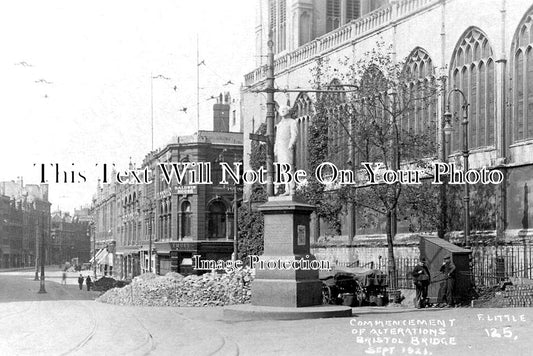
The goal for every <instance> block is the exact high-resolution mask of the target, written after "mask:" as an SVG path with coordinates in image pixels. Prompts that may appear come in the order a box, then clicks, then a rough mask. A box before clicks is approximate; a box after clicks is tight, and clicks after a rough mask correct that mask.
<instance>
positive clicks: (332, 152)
mask: <svg viewBox="0 0 533 356" xmlns="http://www.w3.org/2000/svg"><path fill="white" fill-rule="evenodd" d="M405 68H406V66H405V65H404V62H402V61H396V59H395V58H394V55H393V54H392V51H391V49H390V48H385V46H384V45H383V44H382V43H378V44H377V45H376V47H375V48H374V49H373V50H372V51H370V52H368V53H366V54H364V55H363V56H362V58H361V59H359V60H358V61H356V62H355V63H354V62H353V61H352V59H351V58H346V59H344V60H341V61H340V63H338V64H337V65H334V66H330V65H329V62H328V61H326V60H321V61H319V62H318V63H317V66H316V67H315V69H314V70H313V78H314V79H313V80H314V81H313V85H314V87H315V88H316V89H319V90H328V92H322V93H319V94H317V97H316V103H315V115H314V117H313V120H312V125H311V126H310V129H309V142H308V149H309V157H310V160H309V166H310V168H311V170H314V169H315V168H316V166H317V165H318V164H320V163H322V162H325V161H329V162H333V163H334V164H335V165H336V166H337V167H340V168H343V169H348V168H349V169H352V170H355V171H364V170H363V166H362V163H364V162H372V163H376V164H378V165H379V166H380V167H381V168H382V169H385V170H391V171H395V172H397V171H398V170H399V169H400V168H402V167H404V168H405V167H417V168H424V167H426V166H427V165H428V163H429V162H430V161H431V159H432V158H434V156H435V154H436V151H437V150H436V140H435V138H436V118H435V117H431V115H429V113H428V115H427V116H428V117H430V120H426V121H424V122H422V121H421V120H419V122H417V126H414V125H412V120H413V118H414V115H415V114H417V115H421V113H422V112H423V110H426V109H425V108H427V107H429V106H430V104H434V102H435V99H436V85H435V82H434V81H427V80H420V79H421V78H414V77H413V75H412V74H411V73H410V72H409V71H408V70H406V69H405ZM347 166H348V167H347ZM311 176H312V177H313V174H311ZM365 179H366V180H367V179H368V177H366V178H365ZM356 187H357V189H354V188H355V187H354V185H344V186H339V185H338V184H335V183H333V184H331V186H330V187H324V186H323V185H321V184H314V182H313V179H311V182H310V183H309V184H308V186H307V187H306V188H305V196H306V197H307V198H308V200H309V201H310V202H311V203H314V204H317V208H318V211H319V214H322V216H324V215H326V216H327V213H326V211H328V212H329V214H333V215H337V216H338V212H339V211H340V210H339V209H340V207H341V206H342V205H346V203H350V204H354V205H356V206H359V207H361V208H364V210H365V211H372V212H374V213H379V214H382V215H384V216H385V220H386V223H387V226H386V234H387V243H388V247H389V263H391V265H389V271H392V272H393V273H394V271H395V264H394V252H393V237H394V232H393V224H392V219H394V218H395V216H396V208H397V207H398V204H399V202H400V201H401V199H402V198H405V199H406V200H407V201H411V200H417V199H420V198H421V197H420V195H421V194H425V193H426V192H425V191H424V190H422V189H419V190H417V191H414V192H412V194H414V195H415V197H408V195H409V194H410V193H411V192H410V191H409V190H404V189H403V187H402V185H401V184H399V183H396V184H373V185H369V184H365V180H364V179H363V180H360V181H359V182H358V183H357V184H356ZM326 189H334V190H336V192H337V194H335V198H332V195H331V194H327V193H328V192H327V191H326ZM406 193H407V194H406ZM335 200H336V201H335ZM332 202H333V203H332ZM330 219H332V218H331V217H330Z"/></svg>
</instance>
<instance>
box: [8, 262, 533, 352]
mask: <svg viewBox="0 0 533 356" xmlns="http://www.w3.org/2000/svg"><path fill="white" fill-rule="evenodd" d="M47 273H49V277H50V279H49V280H47V282H46V290H47V294H38V293H37V291H38V290H39V282H36V281H34V280H33V274H32V272H31V271H28V272H4V273H0V335H2V337H1V338H0V355H365V354H374V355H416V354H421V355H424V354H426V355H468V356H474V355H484V356H485V355H499V356H504V355H531V354H532V353H531V350H533V337H532V336H531V335H532V332H533V309H529V308H515V309H472V308H460V309H435V310H416V309H415V310H413V309H406V308H399V307H397V308H392V307H390V308H354V314H355V315H354V317H352V318H339V319H318V320H300V321H243V322H231V323H229V322H225V321H224V320H223V317H222V308H173V307H130V306H116V305H109V304H103V303H99V302H96V301H94V298H95V297H96V296H97V295H98V293H97V292H87V291H85V290H83V291H80V290H79V289H78V286H77V276H78V274H76V273H69V278H68V284H67V285H66V286H65V285H61V284H60V282H61V272H59V271H52V272H47Z"/></svg>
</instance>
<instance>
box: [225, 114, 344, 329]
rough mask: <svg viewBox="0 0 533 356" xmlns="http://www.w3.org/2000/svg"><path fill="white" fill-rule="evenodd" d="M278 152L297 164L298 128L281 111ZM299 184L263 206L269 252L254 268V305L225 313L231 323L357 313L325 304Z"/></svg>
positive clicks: (279, 158)
mask: <svg viewBox="0 0 533 356" xmlns="http://www.w3.org/2000/svg"><path fill="white" fill-rule="evenodd" d="M280 114H281V116H282V119H281V121H280V122H279V124H278V125H277V132H276V140H275V145H274V153H275V155H276V156H277V162H278V163H288V164H290V165H291V167H292V164H293V158H294V157H293V148H294V145H295V143H296V140H297V138H298V126H297V124H296V121H295V120H294V119H292V118H291V117H290V110H289V108H288V107H281V108H280ZM294 191H295V185H294V184H293V183H291V184H288V183H287V184H286V185H285V192H284V193H283V195H282V196H275V197H269V198H268V201H267V202H266V203H265V204H263V205H261V206H260V207H259V210H260V211H261V212H262V213H263V215H264V218H265V220H264V244H265V246H264V252H263V255H261V256H259V258H258V261H256V263H255V264H254V266H252V267H255V279H254V280H253V282H252V305H237V306H229V307H226V308H224V317H225V318H226V319H230V320H231V319H249V318H251V319H304V318H327V317H341V316H351V315H352V309H351V308H350V307H344V306H332V305H330V306H325V305H322V282H321V281H320V279H319V276H318V274H319V268H317V267H319V265H320V262H319V261H316V259H315V257H314V256H313V255H312V254H311V252H310V228H309V222H310V215H311V213H312V212H313V210H314V207H313V206H312V205H309V204H305V203H303V202H300V201H298V200H297V199H295V197H294Z"/></svg>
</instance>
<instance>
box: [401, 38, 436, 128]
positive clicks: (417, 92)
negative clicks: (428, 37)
mask: <svg viewBox="0 0 533 356" xmlns="http://www.w3.org/2000/svg"><path fill="white" fill-rule="evenodd" d="M403 71H404V72H403V74H404V77H405V78H406V81H407V89H408V94H407V96H408V100H409V101H410V102H411V103H412V104H411V105H410V107H409V108H408V110H406V114H405V115H404V117H403V118H402V122H401V125H402V130H405V131H412V132H415V133H421V132H423V131H425V130H427V129H434V128H435V125H436V118H437V95H436V93H434V94H433V93H432V90H431V88H432V87H433V86H434V84H435V69H434V67H433V62H432V60H431V57H430V56H429V54H428V53H427V52H426V51H425V50H424V49H422V48H420V47H418V48H415V49H414V50H413V51H412V52H411V54H410V55H409V57H407V60H406V61H405V66H404V69H403Z"/></svg>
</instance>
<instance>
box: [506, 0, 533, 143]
mask: <svg viewBox="0 0 533 356" xmlns="http://www.w3.org/2000/svg"><path fill="white" fill-rule="evenodd" d="M512 48H513V49H512V55H511V61H512V67H511V68H512V71H511V75H512V77H513V81H512V83H511V89H512V104H513V106H512V130H511V132H512V141H513V142H519V141H523V140H530V139H533V8H532V9H531V10H529V12H528V13H527V15H526V16H525V18H524V19H523V20H522V22H521V24H520V25H519V26H518V30H517V31H516V34H515V37H514V39H513V45H512Z"/></svg>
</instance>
